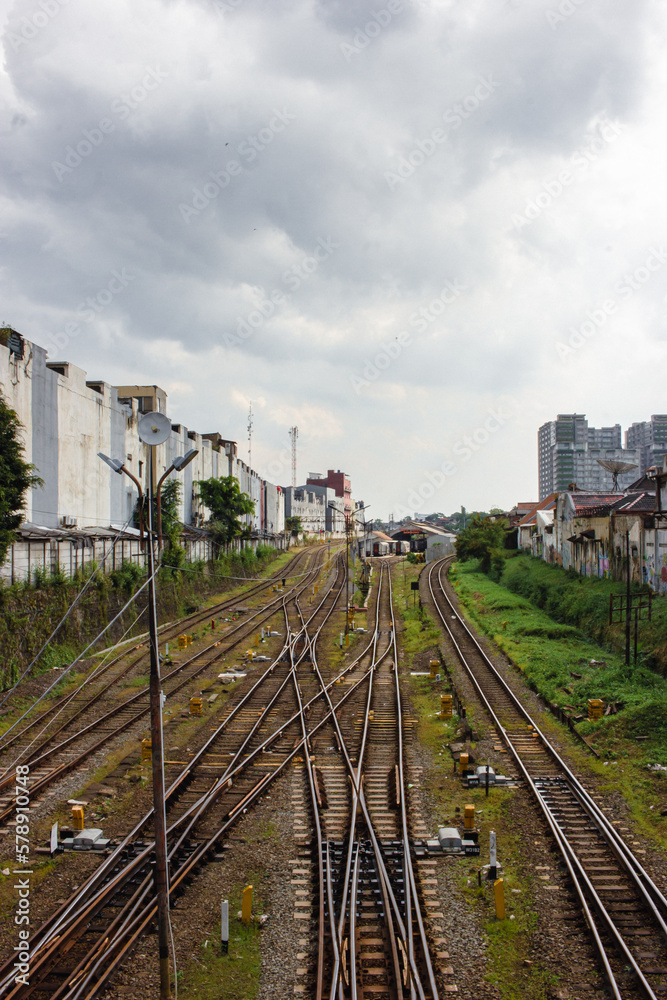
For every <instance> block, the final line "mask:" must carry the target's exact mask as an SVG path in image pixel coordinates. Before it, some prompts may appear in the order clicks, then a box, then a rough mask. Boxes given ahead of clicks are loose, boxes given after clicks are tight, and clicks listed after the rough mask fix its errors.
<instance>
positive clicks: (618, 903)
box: [426, 560, 667, 1000]
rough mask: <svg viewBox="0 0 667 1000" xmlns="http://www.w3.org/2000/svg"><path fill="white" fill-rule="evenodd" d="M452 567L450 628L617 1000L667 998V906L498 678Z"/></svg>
mask: <svg viewBox="0 0 667 1000" xmlns="http://www.w3.org/2000/svg"><path fill="white" fill-rule="evenodd" d="M450 563H451V560H441V561H439V562H437V563H433V564H432V565H431V566H430V567H428V568H427V569H426V580H427V586H428V589H429V592H430V595H431V599H432V601H433V605H434V608H435V610H436V612H437V614H438V616H439V618H440V621H441V623H442V626H443V628H444V630H445V632H446V633H447V635H448V636H449V639H450V641H451V643H452V645H453V647H454V649H455V651H456V654H457V656H458V659H459V661H460V663H461V665H462V667H463V669H464V670H465V672H466V673H467V675H468V676H469V678H470V680H471V682H472V684H473V686H474V688H475V690H476V692H477V695H478V697H479V699H480V701H481V702H482V704H483V705H484V707H485V708H486V711H487V712H488V713H489V716H490V717H491V719H492V720H493V723H494V725H495V727H496V731H497V734H498V736H499V738H500V739H501V740H502V741H503V742H504V743H505V745H506V746H507V749H508V751H509V753H510V755H511V756H512V758H513V760H514V762H515V764H516V767H517V770H518V772H519V773H520V774H521V776H522V777H523V778H524V780H525V782H526V785H527V787H528V788H529V789H530V791H531V792H532V794H533V796H534V798H535V800H536V802H537V804H538V806H539V808H540V810H541V812H542V814H543V816H544V819H545V821H546V823H547V825H548V827H549V829H550V831H551V833H552V835H553V838H554V841H555V843H556V845H557V847H558V849H559V850H560V852H561V854H562V856H563V860H564V862H565V865H566V867H567V869H568V872H569V874H570V877H571V883H572V887H573V890H574V892H575V893H576V896H577V897H578V900H579V904H580V906H581V910H582V913H583V915H584V919H585V921H586V923H587V925H588V927H589V928H590V932H591V935H592V937H593V940H594V942H595V945H596V948H597V952H598V955H599V957H600V961H601V963H602V966H603V968H604V970H605V973H606V976H607V979H608V981H609V985H610V988H611V991H612V993H613V996H614V997H615V998H616V1000H634V998H635V997H642V998H645V997H649V998H650V1000H659V998H661V997H665V996H667V900H666V899H665V898H664V896H663V895H662V893H661V892H660V890H659V889H658V888H657V886H656V885H655V884H654V883H653V881H652V880H651V878H650V877H649V875H648V874H647V872H646V871H645V870H644V868H643V867H642V865H641V863H640V861H639V860H638V858H637V857H636V856H635V855H634V854H633V852H632V850H631V847H630V846H629V845H628V844H627V843H626V842H625V841H624V840H623V838H622V837H621V836H620V834H619V832H618V831H617V830H616V829H615V828H614V826H613V825H612V823H611V822H610V821H609V819H608V818H607V817H606V815H605V814H604V812H603V811H602V810H601V809H600V807H599V806H598V805H597V803H596V802H595V800H594V798H593V797H592V796H591V795H590V794H589V793H588V791H587V790H586V789H585V787H584V786H583V784H582V783H581V782H580V781H579V779H578V778H577V777H576V776H575V775H574V774H573V773H572V771H571V770H570V768H569V767H568V766H567V764H566V763H565V761H564V760H563V759H562V758H561V757H560V755H559V754H558V753H557V751H556V750H555V749H554V747H553V746H552V745H551V744H550V742H549V740H548V739H547V738H546V737H545V735H544V734H543V733H542V732H541V731H540V729H539V728H538V726H537V725H536V724H535V722H534V721H533V719H532V718H531V717H530V716H529V714H528V712H527V711H526V709H525V708H524V707H523V705H522V704H521V702H520V700H519V699H518V698H517V696H516V695H515V694H514V692H513V691H512V690H511V688H510V687H509V685H508V684H507V683H506V682H505V680H504V679H503V677H502V676H501V674H500V673H499V672H498V671H497V669H496V668H495V666H494V665H493V663H492V662H491V660H490V659H489V657H488V656H487V654H486V653H485V651H484V649H483V648H482V646H481V645H480V643H479V642H478V641H477V639H476V638H475V636H474V635H473V633H472V631H471V630H470V629H469V627H468V626H467V624H466V623H465V621H464V620H463V618H462V617H461V616H460V614H459V613H458V611H457V609H456V607H455V606H454V604H453V603H452V601H451V600H450V599H449V596H448V594H447V591H446V586H445V582H444V574H446V571H447V569H448V568H449V565H450Z"/></svg>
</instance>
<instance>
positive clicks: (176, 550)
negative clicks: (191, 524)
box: [134, 479, 185, 570]
mask: <svg viewBox="0 0 667 1000" xmlns="http://www.w3.org/2000/svg"><path fill="white" fill-rule="evenodd" d="M180 499H181V484H180V483H179V481H178V479H168V480H167V481H166V482H165V483H163V485H162V489H161V491H160V521H161V525H162V542H163V546H164V548H163V550H162V558H161V565H162V566H164V567H168V568H169V569H172V570H174V569H178V568H179V567H181V566H182V565H183V563H184V562H185V549H184V548H183V546H182V545H181V544H180V540H181V534H182V532H183V525H182V524H181V522H180V520H179V517H178V507H179V503H180ZM143 504H144V510H143V515H144V518H143V519H144V524H145V525H146V527H148V497H147V496H144V498H143ZM152 506H153V509H152V512H151V513H152V523H153V530H154V531H156V530H157V524H158V514H157V497H153V505H152ZM139 507H140V503H139V501H138V500H137V505H136V507H135V509H134V525H135V527H136V528H138V527H139V524H140V521H139Z"/></svg>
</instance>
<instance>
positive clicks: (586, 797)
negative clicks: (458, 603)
mask: <svg viewBox="0 0 667 1000" xmlns="http://www.w3.org/2000/svg"><path fill="white" fill-rule="evenodd" d="M444 562H445V560H443V561H441V562H440V564H439V570H438V583H439V585H440V589H441V593H442V595H443V596H444V598H445V600H446V601H447V603H448V605H449V607H450V608H451V609H452V611H454V613H455V614H456V617H457V620H458V621H459V624H460V625H462V627H463V629H464V630H465V632H466V634H467V636H468V638H469V639H470V640H471V642H472V643H473V644H474V646H475V648H476V649H477V651H478V653H479V654H480V656H481V657H482V659H483V660H484V662H485V664H486V666H487V668H488V669H490V670H491V671H492V673H493V676H494V678H495V680H496V681H497V682H498V684H499V685H500V686H501V688H502V689H503V692H504V693H505V694H507V695H508V696H509V697H510V699H511V701H512V703H513V705H514V707H515V708H516V710H517V711H518V712H519V713H520V714H521V715H522V716H523V718H524V719H525V720H526V722H528V724H529V725H530V726H532V728H533V730H534V731H535V732H536V733H537V735H538V738H539V740H540V742H541V743H542V745H543V746H544V749H545V750H546V751H547V753H548V754H549V755H550V756H551V758H552V759H553V761H554V763H555V764H557V766H558V767H559V768H560V769H561V770H562V771H563V772H564V773H565V775H566V776H567V779H568V782H569V784H570V785H571V787H572V790H573V792H574V793H575V794H576V796H577V798H578V799H579V800H580V802H581V803H582V806H583V807H584V808H585V809H586V811H587V812H589V814H591V818H594V820H595V824H596V826H598V828H602V829H601V832H603V836H604V837H605V839H607V840H609V841H611V844H610V846H611V847H612V850H613V852H614V853H615V854H616V855H617V856H618V855H619V854H620V855H622V858H623V859H624V860H622V858H620V857H619V860H620V861H621V863H623V864H624V866H625V867H626V868H627V870H628V874H629V875H630V876H631V877H632V879H633V882H634V883H635V885H636V887H637V888H638V889H639V891H640V893H641V894H642V895H643V896H644V899H645V901H646V903H647V905H648V906H649V909H650V910H651V911H652V913H653V915H654V917H655V918H656V920H657V921H658V923H659V925H660V928H661V931H662V934H663V936H664V937H665V939H666V940H667V899H666V898H665V897H664V896H663V894H662V893H661V892H660V890H659V889H658V887H657V886H656V885H655V883H654V882H653V880H652V879H651V878H650V876H649V875H648V874H647V872H646V871H645V870H644V868H643V867H642V865H641V863H640V862H639V860H638V859H637V858H636V857H635V855H634V854H633V853H632V851H631V850H630V848H629V847H628V845H627V844H626V843H625V841H624V840H623V839H622V837H620V836H619V835H618V833H617V832H616V830H615V829H614V827H613V826H612V825H611V823H610V822H609V820H608V819H607V817H606V816H605V815H604V813H603V812H602V811H601V809H600V808H599V806H598V805H597V804H596V802H595V800H594V799H593V798H592V797H591V795H590V794H589V793H588V791H587V790H586V788H585V787H584V786H583V785H582V783H581V782H580V781H579V779H578V778H577V777H576V775H575V774H574V773H573V772H572V771H571V770H570V768H569V767H568V765H567V764H566V763H565V761H564V760H563V758H562V757H561V756H560V755H559V754H558V752H557V751H556V749H555V748H554V747H553V746H552V745H551V743H550V742H549V740H548V739H547V737H546V736H545V735H544V734H543V733H542V731H541V730H540V729H539V727H538V726H537V725H536V724H535V722H534V721H533V719H532V718H531V716H530V715H529V714H528V711H527V710H526V708H525V707H524V706H523V705H522V703H521V702H520V701H519V699H518V698H517V697H516V695H515V694H514V692H513V691H512V689H511V688H510V687H509V685H508V684H507V683H506V681H505V680H504V679H503V677H502V676H501V674H500V673H499V672H498V670H497V669H496V667H495V666H494V664H493V663H492V661H491V660H490V659H489V657H488V656H487V654H486V653H485V651H484V649H483V648H482V646H481V645H480V644H479V642H478V641H477V638H476V637H475V635H474V634H473V633H472V631H471V630H470V629H469V628H468V625H467V624H466V622H465V621H464V619H463V618H462V617H461V615H460V614H459V613H458V612H457V610H456V608H455V607H454V605H453V604H452V602H451V601H450V600H449V598H448V597H447V594H446V592H445V589H444V587H443V586H442V579H441V574H442V570H443V569H444ZM441 617H442V616H441ZM443 621H445V620H444V619H443ZM445 625H446V627H448V626H447V623H446V621H445ZM448 631H450V634H451V630H450V629H448ZM454 643H455V645H456V646H457V650H458V644H457V643H456V641H455V640H454ZM614 848H615V850H614Z"/></svg>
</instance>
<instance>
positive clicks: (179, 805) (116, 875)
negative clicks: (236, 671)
mask: <svg viewBox="0 0 667 1000" xmlns="http://www.w3.org/2000/svg"><path fill="white" fill-rule="evenodd" d="M342 578H343V571H342V562H339V566H338V568H337V573H336V579H335V580H334V581H333V583H332V585H331V587H330V589H329V591H328V592H327V593H326V594H325V595H324V597H323V598H322V600H321V601H320V604H319V606H318V607H317V608H316V609H315V611H314V612H313V615H312V616H311V617H312V618H314V617H315V616H316V615H317V614H319V613H320V612H321V610H322V608H323V607H324V606H325V605H326V604H327V603H329V604H330V605H331V608H333V606H334V605H335V602H336V600H337V599H338V597H339V596H340V593H341V591H342V585H343V584H342V582H341V581H342ZM307 586H308V583H307V582H306V583H304V587H303V589H305V588H306V587H307ZM288 601H289V597H288V596H287V595H285V596H284V597H283V598H282V611H283V614H284V617H285V623H286V624H288V615H287V604H288ZM299 639H300V632H297V633H288V634H287V638H286V640H285V643H284V645H283V648H282V650H281V652H280V654H279V655H278V656H277V657H276V658H275V659H274V661H273V662H272V663H271V664H270V665H269V667H268V668H267V669H266V671H265V672H264V673H263V674H262V676H261V677H259V678H258V680H257V681H256V682H255V683H254V684H253V685H252V687H251V688H250V690H249V691H248V692H247V693H246V694H245V695H244V696H243V697H242V698H241V699H240V700H238V701H237V702H236V704H235V705H234V706H228V708H227V710H226V712H225V715H224V718H223V719H222V720H221V722H220V723H219V725H218V726H217V727H216V730H215V732H214V733H213V735H212V736H211V737H210V739H209V740H208V741H207V742H206V744H205V745H204V746H203V747H202V748H201V750H200V751H199V753H198V754H197V755H196V756H195V757H194V758H193V760H192V761H191V762H190V763H189V765H188V766H187V767H186V769H185V770H184V771H181V772H180V773H177V774H175V775H174V774H173V772H168V779H169V780H171V779H172V778H173V780H171V784H170V786H169V787H168V790H167V793H166V806H167V809H168V838H169V865H170V897H171V898H172V899H173V898H174V897H175V896H177V895H179V894H180V893H182V892H184V891H186V888H187V884H188V881H189V880H190V879H191V878H192V875H193V873H194V872H195V871H196V870H197V869H198V868H199V867H201V866H202V865H203V864H205V863H206V861H207V859H208V858H209V857H210V856H211V854H212V853H214V852H215V851H216V849H217V845H219V842H220V839H221V838H222V837H223V836H224V835H225V834H226V833H227V831H228V830H229V829H230V827H231V826H233V824H234V823H235V822H237V821H238V819H239V817H240V816H241V815H242V814H243V812H244V811H245V810H246V809H248V808H249V807H250V806H251V805H252V803H253V802H254V801H256V799H257V798H258V797H260V796H261V795H262V794H264V792H265V791H266V790H267V789H268V787H269V785H270V784H271V782H272V781H274V780H275V778H276V777H277V775H278V774H280V773H281V772H284V769H285V767H286V766H287V765H288V764H289V763H290V762H291V761H292V760H293V759H294V757H295V756H296V755H297V754H299V753H303V746H304V744H303V740H300V739H299V737H298V733H299V728H300V726H301V720H302V713H303V710H309V708H310V706H309V705H306V706H302V708H300V709H298V710H294V709H295V704H296V702H295V699H294V698H290V692H291V690H292V684H291V675H292V673H293V671H294V665H293V662H294V657H293V655H290V651H293V649H294V647H295V646H296V645H297V644H298V642H299ZM332 683H334V682H332ZM258 704H259V705H261V706H262V707H261V709H260V710H259V712H258V710H257V707H256V706H257V705H258ZM286 715H287V718H286V719H285V718H284V717H285V716H286ZM278 716H279V717H280V719H282V720H284V721H280V720H279V718H278ZM279 721H280V724H278V722H279ZM151 821H152V810H151V811H149V812H148V813H147V814H146V815H145V816H144V817H142V819H141V820H140V821H139V823H137V824H136V826H135V827H134V829H133V830H132V831H131V832H130V834H128V836H127V837H126V838H125V840H124V841H123V842H122V844H121V845H119V847H118V848H117V849H116V850H115V851H114V852H113V854H112V855H111V857H110V858H109V859H107V860H106V861H105V862H104V863H103V864H102V866H101V867H100V868H99V869H98V870H97V871H96V873H95V874H94V875H93V876H92V877H91V878H90V879H88V881H87V882H86V883H85V884H84V885H83V886H82V887H81V889H80V890H78V891H77V893H76V894H75V895H74V896H73V897H72V898H71V899H70V900H69V901H68V902H67V903H65V904H63V906H62V907H61V908H60V910H59V911H58V912H57V913H56V914H54V915H53V916H52V917H51V918H50V920H48V921H47V922H46V923H45V924H44V925H43V926H42V927H41V928H40V929H39V930H38V931H37V932H36V933H35V935H33V938H32V939H31V941H30V950H31V955H32V960H31V985H30V987H25V986H22V985H20V984H15V983H13V974H12V959H10V960H9V961H8V962H7V963H6V964H5V966H4V967H3V968H2V969H1V970H0V996H7V997H12V998H19V997H21V998H23V997H28V996H30V997H42V996H44V997H46V996H48V997H50V998H52V1000H60V998H65V997H67V998H68V1000H74V998H83V997H87V998H92V997H93V996H94V995H95V994H96V993H97V992H98V991H99V989H100V988H101V986H102V985H103V984H104V983H106V982H107V981H108V979H109V977H110V976H111V975H112V974H113V972H114V971H115V970H116V969H117V968H118V966H119V965H120V964H121V963H122V962H123V961H124V960H125V959H126V958H127V957H128V955H129V953H130V952H131V950H132V949H133V947H134V946H135V944H136V942H137V941H138V940H139V938H140V936H141V935H142V934H143V933H144V932H145V931H146V930H147V929H148V928H149V927H150V925H151V923H152V921H153V920H154V917H155V909H156V904H155V899H154V896H153V888H152V867H151V862H152V857H153V845H152V843H150V842H148V843H147V842H145V841H144V840H143V839H142V838H143V837H144V835H145V832H146V829H147V827H148V824H149V823H150V822H151Z"/></svg>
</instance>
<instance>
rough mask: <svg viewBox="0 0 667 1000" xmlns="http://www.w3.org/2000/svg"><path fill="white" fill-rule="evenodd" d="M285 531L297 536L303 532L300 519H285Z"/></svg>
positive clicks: (295, 517)
mask: <svg viewBox="0 0 667 1000" xmlns="http://www.w3.org/2000/svg"><path fill="white" fill-rule="evenodd" d="M285 531H288V532H289V533H290V535H298V534H299V532H300V531H303V526H302V524H301V518H300V517H297V516H296V515H295V516H294V517H286V518H285Z"/></svg>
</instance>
